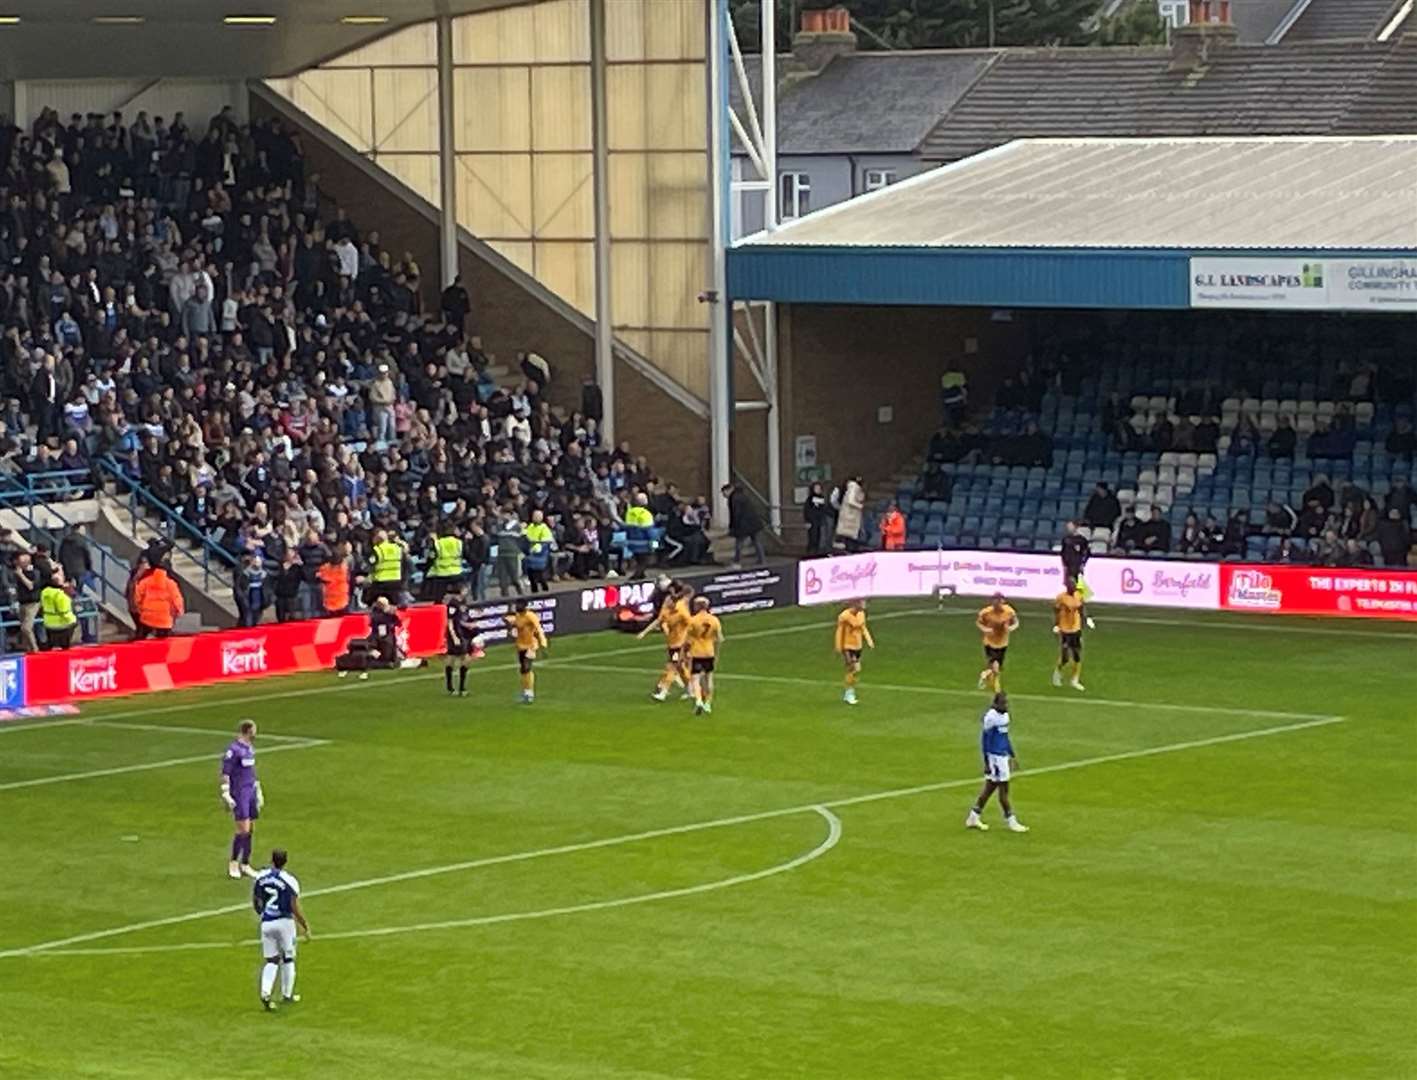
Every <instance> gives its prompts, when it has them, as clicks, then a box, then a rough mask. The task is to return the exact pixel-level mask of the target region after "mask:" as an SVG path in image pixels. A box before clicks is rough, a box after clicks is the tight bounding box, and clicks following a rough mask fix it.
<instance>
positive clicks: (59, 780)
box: [0, 739, 330, 791]
mask: <svg viewBox="0 0 1417 1080" xmlns="http://www.w3.org/2000/svg"><path fill="white" fill-rule="evenodd" d="M328 745H330V741H329V740H328V739H307V740H305V741H303V742H287V743H281V744H280V745H279V746H267V747H264V748H262V750H261V753H262V754H277V753H280V752H281V751H282V750H311V749H314V748H315V747H317V746H328ZM216 760H217V757H216V755H215V754H210V753H208V754H200V755H194V756H190V757H180V758H165V759H164V760H162V761H144V762H140V763H139V764H136V765H117V766H114V767H113V768H111V769H89V770H87V771H85V772H73V773H60V774H58V775H57V776H36V777H34V778H33V779H30V780H12V781H10V782H9V783H8V784H0V791H17V790H19V789H20V788H35V787H46V786H47V785H49V784H68V783H72V782H73V781H75V780H93V779H96V778H97V777H100V776H121V775H123V774H124V773H135V772H148V771H150V770H152V769H170V768H172V767H173V766H176V765H196V764H198V763H200V762H207V763H209V764H210V763H214V762H215V761H216Z"/></svg>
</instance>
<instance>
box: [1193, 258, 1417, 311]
mask: <svg viewBox="0 0 1417 1080" xmlns="http://www.w3.org/2000/svg"><path fill="white" fill-rule="evenodd" d="M1191 307H1193V308H1249V309H1288V310H1305V311H1417V258H1411V259H1402V258H1395V259H1378V258H1374V259H1329V258H1325V257H1324V256H1322V255H1312V256H1306V257H1297V258H1248V257H1244V256H1225V257H1205V258H1194V259H1192V260H1191Z"/></svg>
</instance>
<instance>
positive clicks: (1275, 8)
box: [1230, 0, 1299, 45]
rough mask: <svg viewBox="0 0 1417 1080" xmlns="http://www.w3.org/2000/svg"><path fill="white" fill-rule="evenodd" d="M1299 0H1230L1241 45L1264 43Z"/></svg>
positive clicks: (1233, 21) (1231, 19)
mask: <svg viewBox="0 0 1417 1080" xmlns="http://www.w3.org/2000/svg"><path fill="white" fill-rule="evenodd" d="M1297 3H1299V0H1230V21H1231V22H1232V23H1234V24H1235V29H1236V30H1238V31H1239V33H1240V44H1241V45H1263V44H1264V43H1265V42H1266V41H1268V40H1269V36H1270V35H1271V34H1272V33H1274V31H1275V30H1276V29H1278V27H1279V24H1280V23H1281V22H1283V21H1284V17H1285V16H1286V15H1288V14H1289V12H1290V11H1291V10H1293V8H1294V5H1295V4H1297Z"/></svg>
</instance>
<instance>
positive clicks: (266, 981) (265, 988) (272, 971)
mask: <svg viewBox="0 0 1417 1080" xmlns="http://www.w3.org/2000/svg"><path fill="white" fill-rule="evenodd" d="M279 970H280V965H279V964H277V963H275V962H273V961H270V960H267V961H266V964H265V966H264V967H263V968H261V997H262V998H263V999H264V998H269V997H270V996H271V991H272V990H274V989H275V988H276V972H277V971H279Z"/></svg>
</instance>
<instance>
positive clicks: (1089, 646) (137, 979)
mask: <svg viewBox="0 0 1417 1080" xmlns="http://www.w3.org/2000/svg"><path fill="white" fill-rule="evenodd" d="M977 606H978V605H977V604H970V603H966V602H965V601H962V600H961V601H958V602H955V603H954V604H952V606H951V607H949V608H947V609H946V610H944V611H941V610H937V609H936V608H934V607H933V606H931V605H929V604H922V603H921V602H919V601H912V602H907V601H895V602H889V603H885V602H883V603H877V604H875V605H873V607H872V608H871V616H872V622H871V627H872V631H873V633H874V634H875V637H876V640H877V645H878V648H877V649H876V650H875V651H874V652H868V653H867V655H866V659H865V669H864V673H863V677H862V682H861V686H860V696H861V703H860V705H859V706H857V707H856V708H849V707H847V706H845V705H843V703H842V702H841V672H840V664H839V661H838V660H837V658H836V657H835V656H834V655H833V653H832V651H831V642H832V633H831V621H832V619H833V617H834V616H835V610H829V609H825V608H815V609H813V608H799V609H786V610H781V611H774V612H766V613H761V614H755V615H742V616H732V617H729V618H727V619H725V622H724V629H725V633H726V635H727V642H726V644H725V647H724V650H723V655H722V658H721V661H720V672H721V674H720V681H719V686H718V696H717V701H716V704H715V711H714V713H713V714H712V716H706V717H700V718H696V717H694V716H693V715H692V714H691V710H690V708H689V706H688V705H687V704H686V703H681V702H678V701H675V700H670V701H669V702H665V703H663V704H658V703H655V702H653V701H651V700H650V699H649V697H648V691H649V690H650V689H651V687H652V685H653V681H654V678H655V675H656V673H657V670H658V666H659V663H660V660H661V657H662V647H661V646H660V645H659V644H658V643H657V641H656V642H650V641H646V642H638V643H637V642H636V641H635V640H634V639H633V638H631V637H628V636H625V635H617V634H613V633H609V632H607V633H605V634H598V635H590V636H585V637H578V638H567V639H557V640H553V642H552V647H551V650H550V652H549V654H547V655H546V657H544V659H543V662H542V663H541V664H539V665H538V681H537V692H538V698H537V701H536V704H535V705H533V706H530V707H522V706H519V705H518V704H516V703H515V697H516V694H517V674H516V670H515V661H514V658H513V657H512V655H511V653H510V651H509V650H506V649H502V648H498V649H493V650H491V651H490V652H489V654H488V656H487V658H486V659H485V660H482V661H480V662H479V663H477V664H475V665H474V669H473V670H474V673H473V674H472V676H471V677H470V679H469V688H470V694H469V696H468V697H467V698H466V699H461V700H458V699H449V698H448V697H447V696H446V695H445V693H444V691H443V681H442V671H441V663H440V662H439V661H436V660H435V661H434V664H433V666H432V667H430V668H428V669H425V670H422V671H416V672H405V673H377V674H375V676H374V677H373V678H371V679H370V680H369V681H368V682H358V681H353V680H345V681H336V680H335V678H334V677H333V675H322V676H318V677H315V676H311V677H298V678H291V679H284V680H271V681H267V682H252V683H246V684H242V685H237V686H226V687H223V688H220V689H212V690H207V691H201V692H184V693H174V694H168V695H160V696H147V697H141V698H127V699H122V700H115V701H111V702H106V703H104V704H101V705H95V706H89V707H86V708H85V711H84V713H83V715H82V717H79V718H69V719H57V720H51V721H37V722H25V723H22V724H11V725H0V841H3V842H0V852H3V859H4V870H3V871H0V880H3V882H4V885H3V888H0V902H3V906H0V912H2V913H0V1076H3V1077H14V1078H32V1077H35V1078H37V1077H63V1078H70V1077H105V1078H106V1077H132V1078H138V1077H141V1078H144V1080H152V1078H164V1080H165V1078H183V1080H188V1078H207V1077H211V1078H218V1077H220V1078H226V1077H232V1076H241V1075H250V1074H251V1072H252V1071H253V1070H255V1069H258V1068H260V1069H261V1070H262V1071H263V1072H265V1073H268V1074H273V1075H278V1076H280V1077H282V1078H283V1080H295V1078H303V1077H319V1078H325V1077H338V1078H356V1077H399V1078H421V1077H477V1078H504V1077H505V1078H517V1080H542V1078H546V1080H552V1078H554V1080H572V1078H575V1080H580V1078H597V1077H606V1078H619V1080H649V1078H662V1077H665V1078H667V1077H694V1078H705V1080H709V1078H713V1080H717V1078H730V1077H731V1078H740V1077H741V1078H746V1077H752V1078H759V1077H767V1078H782V1077H811V1078H838V1077H853V1078H854V1077H863V1078H864V1077H879V1078H931V1080H938V1078H942V1077H956V1076H958V1077H975V1076H990V1077H1004V1078H1019V1080H1034V1078H1053V1077H1057V1078H1078V1077H1104V1078H1108V1080H1123V1078H1126V1080H1130V1078H1146V1080H1154V1078H1169V1077H1226V1078H1229V1077H1244V1078H1247V1080H1253V1078H1269V1077H1274V1078H1281V1077H1282V1078H1286V1080H1290V1078H1298V1077H1322V1078H1350V1077H1375V1078H1377V1077H1381V1078H1383V1080H1393V1078H1397V1077H1411V1076H1417V1040H1414V1038H1413V1034H1412V1031H1413V1026H1412V1018H1413V1016H1414V1015H1417V903H1414V899H1415V898H1417V705H1414V702H1417V664H1414V658H1417V627H1414V626H1411V625H1406V626H1381V625H1379V626H1373V625H1367V624H1362V625H1360V624H1357V623H1337V622H1316V621H1300V620H1278V619H1266V618H1255V617H1250V618H1242V617H1222V616H1218V615H1209V614H1208V615H1203V616H1194V617H1193V616H1188V615H1185V614H1177V613H1169V612H1161V611H1149V610H1140V609H1131V610H1126V611H1120V610H1116V609H1105V608H1099V609H1097V610H1096V611H1095V612H1094V614H1095V615H1096V617H1097V619H1098V622H1099V626H1098V628H1097V630H1096V631H1095V632H1093V633H1090V634H1088V635H1087V638H1086V646H1085V650H1086V655H1085V661H1086V666H1085V669H1084V673H1083V681H1084V683H1085V684H1086V686H1087V692H1086V693H1085V694H1079V693H1077V692H1075V691H1073V690H1070V689H1067V688H1063V689H1054V688H1053V687H1052V686H1051V685H1050V684H1049V674H1050V671H1051V667H1052V663H1053V658H1054V648H1055V645H1054V642H1055V639H1054V637H1053V635H1052V634H1051V633H1050V632H1049V628H1050V625H1051V620H1050V617H1049V614H1048V613H1047V612H1046V611H1045V610H1044V609H1043V608H1042V607H1040V606H1038V605H1032V604H1022V605H1020V607H1019V610H1020V615H1021V618H1022V621H1023V625H1022V627H1021V629H1020V630H1019V632H1018V633H1016V634H1015V635H1014V640H1013V644H1012V647H1011V648H1010V650H1009V656H1008V662H1007V666H1006V668H1005V672H1004V675H1005V679H1004V681H1005V688H1006V689H1007V690H1008V691H1009V694H1010V698H1011V704H1012V710H1011V711H1012V714H1013V726H1012V735H1013V739H1014V744H1015V747H1016V748H1017V751H1018V756H1019V762H1020V766H1021V771H1020V773H1019V774H1018V775H1017V776H1016V778H1015V781H1014V783H1013V785H1012V787H1013V796H1014V803H1015V807H1016V810H1017V812H1018V814H1019V817H1020V818H1021V819H1022V820H1023V821H1024V822H1026V823H1027V824H1028V825H1029V826H1030V827H1031V828H1032V831H1031V832H1030V833H1028V834H1027V835H1016V834H1012V833H1009V832H1007V831H1005V830H1004V829H1003V828H1001V827H1000V826H1001V824H1002V822H1001V818H1000V814H999V810H998V808H997V806H996V805H993V804H991V805H990V807H989V808H988V810H987V811H986V814H985V820H986V821H987V822H989V823H990V825H991V826H993V828H991V830H990V831H989V832H987V833H976V832H968V831H966V830H965V829H964V828H963V820H964V816H965V813H966V811H967V810H968V808H969V805H970V803H971V801H972V800H973V798H974V796H975V794H976V792H977V790H978V788H979V785H980V772H981V766H980V756H979V749H978V745H979V736H978V724H979V714H980V712H981V711H982V709H983V708H984V706H985V705H986V703H987V702H986V695H985V694H983V693H981V692H979V691H977V690H976V689H975V676H976V674H977V672H978V670H979V668H980V666H981V655H980V647H979V640H978V634H977V632H976V631H975V629H974V627H973V625H972V624H973V619H972V617H971V616H972V614H973V612H974V610H976V609H977ZM244 716H250V717H252V718H254V719H256V720H257V722H258V723H259V724H260V727H261V731H260V735H259V736H258V739H257V752H258V765H259V773H260V777H261V780H262V783H263V785H264V787H265V790H266V795H267V804H266V807H265V811H264V812H263V814H262V817H261V820H260V821H259V822H258V823H257V826H256V841H255V848H256V853H257V860H258V861H260V862H261V863H262V864H264V861H265V859H266V857H267V856H268V854H269V851H270V849H271V847H272V846H277V845H279V846H284V847H286V848H288V849H289V850H290V867H289V869H290V870H291V871H293V872H294V873H295V875H296V876H298V877H299V879H300V881H301V884H302V888H303V890H304V891H303V904H304V908H305V911H306V913H307V915H308V916H309V918H310V920H311V924H312V928H313V931H314V940H313V941H311V942H310V943H308V944H305V943H303V942H302V943H301V946H300V952H299V962H298V979H299V986H298V987H297V989H298V991H299V992H300V994H301V995H302V997H303V1001H302V1002H301V1003H299V1004H297V1005H294V1006H292V1007H289V1008H285V1009H282V1010H281V1011H279V1012H277V1013H275V1014H266V1013H263V1012H261V1011H260V1009H259V1007H258V1003H257V995H256V979H257V973H258V967H259V963H260V958H259V950H258V947H257V946H256V944H255V924H254V919H253V916H252V914H251V911H250V906H249V896H250V883H249V882H244V881H243V882H235V881H231V880H229V879H228V878H227V877H226V860H227V856H228V848H229V842H230V835H231V831H230V821H229V818H228V817H227V816H226V815H225V813H224V812H223V810H222V808H221V806H220V803H219V801H218V797H217V772H218V764H219V757H220V754H221V752H222V750H223V749H224V747H225V745H226V744H227V742H228V741H229V740H230V738H231V737H232V734H233V731H234V727H235V723H236V721H237V720H238V719H239V718H241V717H244Z"/></svg>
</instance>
